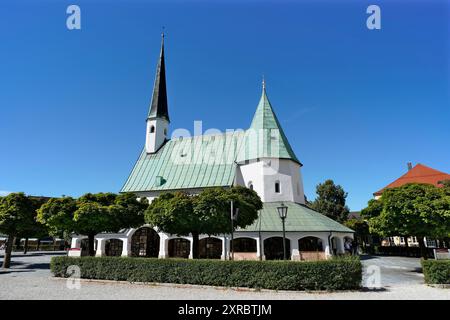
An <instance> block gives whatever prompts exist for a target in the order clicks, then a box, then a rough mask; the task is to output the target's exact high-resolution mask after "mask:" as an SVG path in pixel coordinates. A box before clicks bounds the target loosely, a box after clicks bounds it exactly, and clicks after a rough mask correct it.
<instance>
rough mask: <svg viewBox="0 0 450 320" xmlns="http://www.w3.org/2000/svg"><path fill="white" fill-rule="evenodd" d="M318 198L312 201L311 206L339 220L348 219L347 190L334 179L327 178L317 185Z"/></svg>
mask: <svg viewBox="0 0 450 320" xmlns="http://www.w3.org/2000/svg"><path fill="white" fill-rule="evenodd" d="M316 193H317V198H316V199H315V200H314V201H313V202H312V203H311V208H313V209H314V210H316V211H318V212H320V213H322V214H324V215H326V216H327V217H330V218H331V219H333V220H336V221H338V222H344V221H346V220H347V217H348V214H349V212H350V210H349V209H348V207H347V206H346V205H345V201H346V198H347V192H345V191H344V188H342V186H340V185H336V184H335V183H334V181H333V180H330V179H329V180H326V181H325V182H324V183H319V184H318V185H317V187H316Z"/></svg>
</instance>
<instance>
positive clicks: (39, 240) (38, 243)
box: [36, 239, 41, 251]
mask: <svg viewBox="0 0 450 320" xmlns="http://www.w3.org/2000/svg"><path fill="white" fill-rule="evenodd" d="M39 249H41V239H38V241H37V247H36V251H39Z"/></svg>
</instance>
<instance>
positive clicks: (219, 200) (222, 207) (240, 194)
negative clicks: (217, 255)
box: [145, 186, 262, 258]
mask: <svg viewBox="0 0 450 320" xmlns="http://www.w3.org/2000/svg"><path fill="white" fill-rule="evenodd" d="M231 200H233V201H234V206H235V207H236V208H239V215H238V219H237V221H236V222H235V227H245V226H248V225H250V224H252V223H253V221H254V220H255V219H256V218H257V217H258V210H260V209H262V202H261V199H260V198H259V196H258V195H257V193H256V192H255V191H253V190H250V189H248V188H245V187H240V186H238V187H232V188H229V189H223V188H211V189H206V190H204V191H203V192H201V193H200V194H198V195H188V194H185V193H181V192H175V193H170V192H169V193H164V194H162V195H161V196H159V197H158V198H156V199H155V200H153V202H152V203H151V204H150V206H149V207H148V209H147V210H146V212H145V220H146V222H147V223H149V224H151V225H153V226H156V227H157V228H158V229H159V230H161V231H163V232H167V233H170V234H176V235H179V236H187V235H189V234H191V235H192V238H193V252H192V255H193V257H194V258H198V244H199V235H200V234H208V235H217V234H223V233H230V232H231V220H230V217H231V215H230V202H231Z"/></svg>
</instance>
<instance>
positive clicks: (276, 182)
mask: <svg viewBox="0 0 450 320" xmlns="http://www.w3.org/2000/svg"><path fill="white" fill-rule="evenodd" d="M275 193H280V181H275Z"/></svg>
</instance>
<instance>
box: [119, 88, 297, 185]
mask: <svg viewBox="0 0 450 320" xmlns="http://www.w3.org/2000/svg"><path fill="white" fill-rule="evenodd" d="M263 157H273V158H283V159H291V160H293V161H296V162H298V163H300V162H299V161H298V159H297V157H296V156H295V154H294V152H293V151H292V149H291V146H290V145H289V143H288V141H287V139H286V136H285V135H284V133H283V130H282V129H281V126H280V124H279V122H278V120H277V118H276V116H275V113H274V112H273V110H272V107H271V105H270V103H269V100H268V99H267V95H266V92H265V90H264V91H263V95H262V97H261V101H260V102H259V105H258V108H257V110H256V113H255V116H254V118H253V121H252V124H251V126H250V128H249V129H248V130H246V131H236V132H232V133H226V134H219V135H205V136H195V137H189V138H184V139H181V138H178V139H172V140H169V141H167V142H166V143H165V144H164V145H163V146H162V147H161V148H160V150H158V152H156V153H153V154H147V153H146V152H145V149H144V150H142V152H141V155H140V156H139V159H138V160H137V162H136V164H135V166H134V168H133V171H132V172H131V174H130V176H129V177H128V180H127V182H126V183H125V185H124V186H123V188H122V190H121V191H122V192H139V191H156V190H175V189H190V188H205V187H216V186H217V187H219V186H231V185H233V182H234V178H235V173H236V172H235V171H236V163H241V162H245V161H247V160H254V159H258V158H263Z"/></svg>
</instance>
